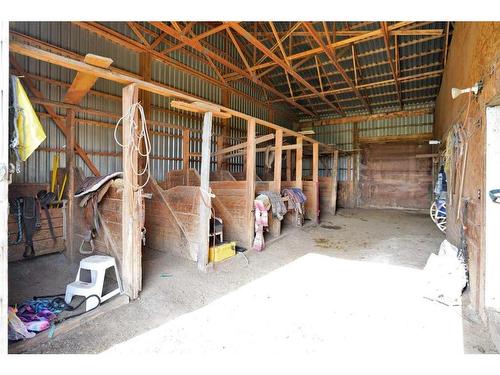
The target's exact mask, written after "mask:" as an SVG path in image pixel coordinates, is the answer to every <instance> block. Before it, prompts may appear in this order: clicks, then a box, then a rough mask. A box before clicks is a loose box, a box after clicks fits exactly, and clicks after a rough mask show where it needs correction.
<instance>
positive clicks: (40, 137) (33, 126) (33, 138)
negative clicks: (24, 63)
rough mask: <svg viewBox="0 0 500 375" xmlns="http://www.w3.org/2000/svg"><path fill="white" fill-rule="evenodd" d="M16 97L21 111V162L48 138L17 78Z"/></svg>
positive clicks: (18, 121)
mask: <svg viewBox="0 0 500 375" xmlns="http://www.w3.org/2000/svg"><path fill="white" fill-rule="evenodd" d="M16 95H17V103H18V105H19V108H20V111H19V116H18V119H17V130H18V133H19V155H20V156H21V160H23V161H26V159H28V157H29V156H30V155H31V154H32V153H33V151H35V150H36V148H37V147H38V146H40V143H42V142H43V141H44V140H45V138H47V136H46V135H45V131H44V130H43V127H42V124H41V123H40V120H39V119H38V116H37V115H36V112H35V110H34V109H33V106H32V105H31V102H30V100H29V98H28V95H27V94H26V91H24V88H23V86H22V85H21V82H20V81H19V78H17V77H16Z"/></svg>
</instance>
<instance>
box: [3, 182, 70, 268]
mask: <svg viewBox="0 0 500 375" xmlns="http://www.w3.org/2000/svg"><path fill="white" fill-rule="evenodd" d="M40 190H47V191H48V190H49V185H48V184H28V183H26V184H12V185H10V187H9V201H10V202H13V201H14V200H15V199H16V198H19V197H27V196H36V194H37V193H38V192H39V191H40ZM49 213H50V217H51V219H52V226H53V228H54V233H55V235H56V242H54V241H53V240H52V237H51V235H50V230H49V225H48V221H47V217H46V215H45V211H44V210H40V224H41V227H40V229H39V230H37V231H36V232H35V234H34V236H33V245H34V248H35V254H36V255H37V256H38V255H45V254H51V253H58V252H62V251H64V250H65V249H66V244H65V241H64V233H63V209H62V208H50V209H49ZM8 227H9V233H10V236H9V240H13V239H14V237H15V234H16V233H17V221H16V217H15V216H14V215H12V214H10V213H9V218H8ZM24 244H25V240H24V237H23V240H22V241H21V243H20V244H18V245H9V249H8V261H9V262H13V261H16V260H21V259H24V258H23V253H24Z"/></svg>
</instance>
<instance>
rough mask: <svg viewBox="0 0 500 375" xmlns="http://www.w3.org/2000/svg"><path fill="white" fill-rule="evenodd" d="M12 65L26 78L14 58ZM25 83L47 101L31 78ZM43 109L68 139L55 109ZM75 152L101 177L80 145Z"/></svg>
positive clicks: (76, 145) (76, 144)
mask: <svg viewBox="0 0 500 375" xmlns="http://www.w3.org/2000/svg"><path fill="white" fill-rule="evenodd" d="M10 65H11V66H12V67H13V68H14V69H15V70H16V71H17V73H18V75H20V76H24V75H25V74H26V72H25V71H24V69H23V68H22V67H21V65H20V64H19V63H18V62H17V60H16V59H15V58H14V56H11V58H10ZM24 82H25V83H26V86H27V87H28V89H29V91H31V92H32V93H33V95H34V96H35V97H37V98H39V99H41V100H44V99H45V97H44V95H43V94H42V92H41V91H40V90H38V89H37V88H36V86H35V84H34V83H33V82H32V81H31V79H30V78H27V77H24ZM43 108H44V109H45V111H46V112H47V113H48V114H49V116H50V118H51V119H52V121H54V123H55V124H56V126H57V127H58V128H59V130H60V131H61V132H62V133H63V134H64V136H65V137H66V138H68V129H67V128H66V123H65V121H64V120H62V119H61V118H60V117H59V116H58V115H57V113H56V111H55V110H54V107H52V106H50V105H46V104H44V105H43ZM75 151H76V152H77V153H78V155H80V157H81V158H82V160H83V161H84V162H85V164H87V166H88V167H89V169H90V170H91V171H92V173H94V174H95V175H96V176H100V172H99V169H97V167H96V166H95V164H94V163H93V162H92V160H90V158H89V156H88V155H87V153H86V152H85V150H84V149H83V148H82V147H80V145H79V144H78V143H75Z"/></svg>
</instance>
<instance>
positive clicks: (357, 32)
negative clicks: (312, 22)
mask: <svg viewBox="0 0 500 375" xmlns="http://www.w3.org/2000/svg"><path fill="white" fill-rule="evenodd" d="M319 33H320V35H321V37H326V36H327V35H328V36H330V35H329V33H327V32H323V31H320V32H319ZM365 33H366V31H363V30H338V31H336V33H335V34H336V35H337V36H348V37H353V36H359V35H363V34H365ZM283 34H284V33H283V32H280V33H278V35H279V36H281V35H283ZM391 34H392V35H405V36H415V35H417V36H418V35H434V36H436V35H443V30H442V29H420V30H396V31H394V32H392V33H391ZM254 35H255V36H256V37H267V38H268V39H271V38H272V37H273V35H272V33H270V32H265V31H262V32H257V33H256V34H254ZM294 35H295V36H307V35H308V34H307V32H304V31H298V32H296V33H295V34H294Z"/></svg>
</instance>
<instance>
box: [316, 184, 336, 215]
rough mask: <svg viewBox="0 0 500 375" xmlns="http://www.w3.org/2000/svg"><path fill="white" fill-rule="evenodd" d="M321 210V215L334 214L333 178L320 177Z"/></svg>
mask: <svg viewBox="0 0 500 375" xmlns="http://www.w3.org/2000/svg"><path fill="white" fill-rule="evenodd" d="M318 179H319V209H320V215H323V214H326V213H327V212H332V207H333V202H332V190H333V187H332V177H331V176H329V177H321V176H320V177H319V178H318Z"/></svg>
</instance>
